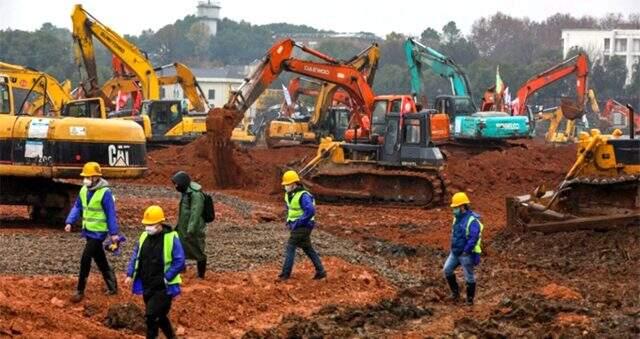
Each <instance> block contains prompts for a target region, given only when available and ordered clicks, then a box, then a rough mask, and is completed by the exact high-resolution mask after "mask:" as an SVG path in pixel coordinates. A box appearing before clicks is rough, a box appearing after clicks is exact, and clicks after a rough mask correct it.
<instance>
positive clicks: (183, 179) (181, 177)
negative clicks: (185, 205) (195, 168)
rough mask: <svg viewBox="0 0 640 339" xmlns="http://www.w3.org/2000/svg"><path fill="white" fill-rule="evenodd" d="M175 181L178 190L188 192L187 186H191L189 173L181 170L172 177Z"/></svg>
mask: <svg viewBox="0 0 640 339" xmlns="http://www.w3.org/2000/svg"><path fill="white" fill-rule="evenodd" d="M171 181H173V185H174V186H175V187H176V190H177V191H178V192H182V193H184V192H186V191H187V188H189V184H190V183H191V178H190V177H189V175H188V174H187V173H185V172H183V171H179V172H177V173H176V174H174V175H173V177H172V178H171Z"/></svg>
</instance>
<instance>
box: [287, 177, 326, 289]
mask: <svg viewBox="0 0 640 339" xmlns="http://www.w3.org/2000/svg"><path fill="white" fill-rule="evenodd" d="M282 186H283V187H284V190H285V193H284V201H285V202H286V204H287V227H288V228H289V230H290V232H291V234H290V236H289V241H288V242H287V247H286V252H285V258H284V263H283V265H282V272H281V273H280V275H279V276H278V279H279V280H281V281H284V280H287V279H289V277H290V276H291V271H292V270H293V261H294V259H295V256H296V248H298V247H300V248H302V250H303V251H304V253H305V254H306V255H307V256H308V257H309V259H311V262H312V263H313V266H314V267H315V269H316V274H315V276H314V277H313V279H315V280H320V279H324V278H326V277H327V273H326V272H325V270H324V267H323V266H322V261H321V260H320V256H318V253H317V252H316V251H315V250H314V249H313V246H311V232H312V231H313V228H314V226H315V214H316V208H315V201H314V199H313V196H312V195H311V193H309V192H308V191H307V190H306V189H305V188H304V186H302V184H301V183H300V177H299V176H298V173H296V172H295V171H287V172H285V173H284V175H283V176H282Z"/></svg>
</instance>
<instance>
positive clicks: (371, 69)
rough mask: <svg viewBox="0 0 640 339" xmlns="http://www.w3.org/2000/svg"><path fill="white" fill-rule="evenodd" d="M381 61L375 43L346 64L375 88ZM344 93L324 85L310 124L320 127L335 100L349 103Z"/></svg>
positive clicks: (328, 84)
mask: <svg viewBox="0 0 640 339" xmlns="http://www.w3.org/2000/svg"><path fill="white" fill-rule="evenodd" d="M379 61H380V48H379V47H378V44H376V43H373V44H371V46H369V47H367V48H366V49H364V50H363V51H361V52H360V53H358V54H357V55H355V56H354V57H353V58H351V59H350V60H348V61H346V62H345V64H346V65H349V66H352V67H354V68H356V69H357V70H358V71H359V72H360V73H362V75H363V76H364V77H365V78H366V80H367V83H368V84H369V87H373V80H374V78H375V75H376V71H377V69H378V62H379ZM345 94H346V93H344V92H343V91H338V85H337V84H333V83H324V84H322V88H321V89H320V92H319V93H318V97H317V99H316V105H315V108H314V111H313V115H312V116H311V120H310V121H309V123H310V124H311V125H312V126H316V125H318V124H319V123H320V122H321V121H323V120H324V117H325V114H326V112H327V108H328V107H329V106H330V105H331V104H332V103H333V101H334V100H338V101H339V102H341V103H345V104H346V103H347V102H349V101H348V100H349V99H348V95H345Z"/></svg>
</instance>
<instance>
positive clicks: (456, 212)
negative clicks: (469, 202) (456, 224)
mask: <svg viewBox="0 0 640 339" xmlns="http://www.w3.org/2000/svg"><path fill="white" fill-rule="evenodd" d="M460 214H462V208H460V207H455V208H454V209H453V215H455V216H458V215H460Z"/></svg>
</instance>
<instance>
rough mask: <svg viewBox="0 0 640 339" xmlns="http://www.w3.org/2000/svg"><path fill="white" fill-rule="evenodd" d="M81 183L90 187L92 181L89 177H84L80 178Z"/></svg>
mask: <svg viewBox="0 0 640 339" xmlns="http://www.w3.org/2000/svg"><path fill="white" fill-rule="evenodd" d="M82 184H83V185H85V186H87V187H90V186H91V184H93V181H91V179H89V178H84V179H82Z"/></svg>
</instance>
